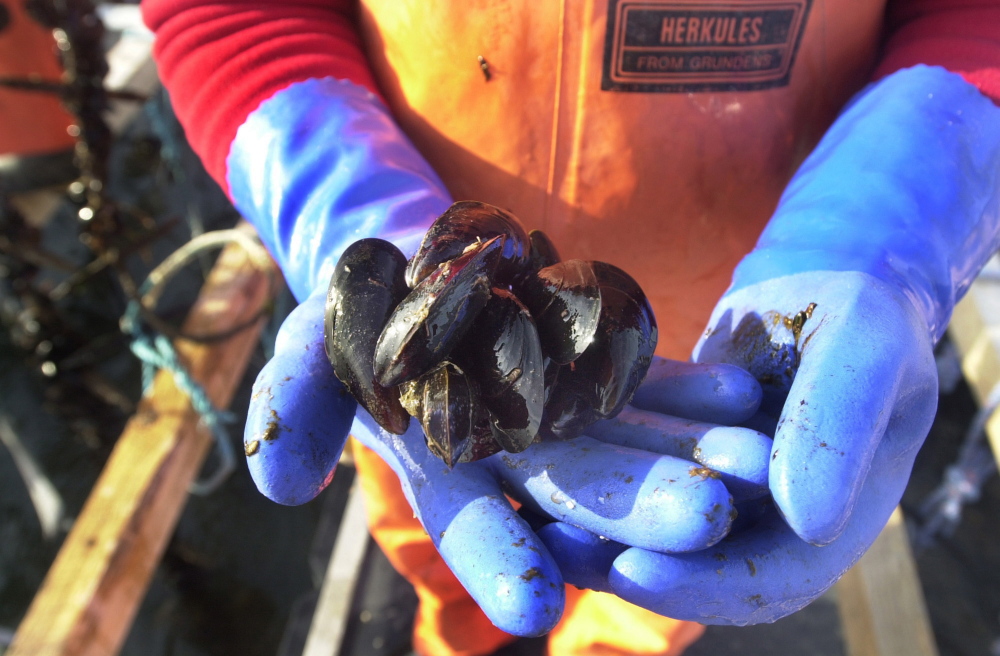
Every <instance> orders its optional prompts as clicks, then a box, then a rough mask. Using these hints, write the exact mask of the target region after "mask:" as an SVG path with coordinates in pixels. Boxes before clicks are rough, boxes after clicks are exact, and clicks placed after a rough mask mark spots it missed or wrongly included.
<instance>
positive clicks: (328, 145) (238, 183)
mask: <svg viewBox="0 0 1000 656" xmlns="http://www.w3.org/2000/svg"><path fill="white" fill-rule="evenodd" d="M226 163H227V167H228V176H227V177H228V182H229V190H230V194H231V196H232V198H233V203H234V204H235V206H236V209H238V210H239V211H240V213H241V214H243V216H245V217H246V218H247V220H249V221H250V222H251V223H252V224H253V225H254V227H256V228H257V232H258V234H259V235H260V237H261V240H262V241H263V242H264V245H265V246H267V248H268V249H269V250H270V252H271V254H272V256H273V257H274V258H275V259H276V260H277V262H278V265H279V266H280V267H281V270H282V272H283V273H284V274H285V277H286V279H287V281H288V285H289V287H290V288H291V290H292V293H293V294H294V295H295V297H296V298H297V299H298V300H299V301H300V302H301V301H303V300H305V299H306V298H307V297H308V296H309V294H310V293H311V292H312V291H313V290H314V289H316V288H317V287H323V288H325V287H326V285H327V282H328V281H329V278H330V276H331V275H332V273H333V267H334V266H335V264H336V262H337V259H338V258H339V257H340V254H341V253H342V252H343V251H344V249H345V248H347V246H348V245H350V244H351V243H353V242H354V241H356V240H358V239H362V238H364V237H381V238H382V239H386V240H388V241H391V242H393V243H395V244H396V245H397V246H398V247H399V248H400V249H401V250H402V251H403V253H405V254H406V255H407V257H409V256H410V255H412V254H413V253H414V252H415V251H416V249H417V246H418V245H419V244H420V239H421V238H422V237H423V234H424V232H425V231H426V230H427V227H428V226H429V225H430V223H431V222H432V221H433V220H434V219H435V218H436V217H437V216H439V215H440V214H441V213H443V212H444V211H445V210H446V209H447V208H448V206H449V205H450V204H451V198H450V196H449V194H448V192H447V190H446V189H445V187H444V185H443V184H442V183H441V181H440V180H439V179H438V177H437V175H436V174H435V173H434V171H433V170H431V168H430V166H429V165H428V164H427V163H426V162H425V161H424V159H423V158H422V157H421V155H420V154H419V153H418V152H417V150H416V149H415V148H414V147H413V145H412V144H411V143H410V141H409V140H408V139H407V138H406V136H405V135H404V134H403V133H402V131H401V130H400V129H399V127H398V126H397V125H396V123H395V122H394V120H393V118H392V116H391V115H390V114H389V111H388V110H387V109H386V107H385V106H384V105H383V104H382V103H381V102H380V101H379V100H378V99H377V98H376V97H375V96H374V95H372V94H371V93H370V92H369V91H368V90H366V89H364V88H362V87H360V86H357V85H355V84H353V83H351V82H347V81H341V80H335V79H332V78H323V79H313V80H307V81H305V82H299V83H296V84H293V85H291V86H289V87H288V88H286V89H284V90H282V91H280V92H278V93H277V94H275V95H274V96H273V97H271V98H269V99H268V100H266V101H264V102H263V103H262V104H261V105H260V107H258V108H257V109H256V110H255V111H254V112H253V113H252V114H250V116H249V117H248V118H247V120H246V122H245V123H244V124H243V125H242V126H240V129H239V130H238V131H237V133H236V138H235V139H234V140H233V144H232V147H231V149H230V152H229V157H228V159H227V160H226Z"/></svg>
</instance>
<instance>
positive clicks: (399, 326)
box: [375, 237, 504, 387]
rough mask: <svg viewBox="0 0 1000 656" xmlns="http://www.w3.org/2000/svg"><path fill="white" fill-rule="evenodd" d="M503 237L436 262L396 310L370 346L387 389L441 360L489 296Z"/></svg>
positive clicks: (376, 369) (379, 376) (412, 377)
mask: <svg viewBox="0 0 1000 656" xmlns="http://www.w3.org/2000/svg"><path fill="white" fill-rule="evenodd" d="M503 244H504V238H503V237H494V238H493V239H490V240H489V241H486V242H480V243H476V244H473V245H472V246H470V247H469V248H467V249H466V250H465V252H464V253H463V254H461V255H459V256H458V257H457V258H455V259H454V260H449V261H447V262H444V263H442V264H440V265H439V266H438V267H437V268H436V269H435V270H434V272H433V273H431V274H430V275H429V276H427V277H426V278H424V280H422V281H421V282H420V284H418V285H417V286H416V287H415V288H414V289H413V291H412V292H410V294H409V295H408V296H407V297H406V298H404V299H403V301H402V302H401V303H400V304H399V305H398V306H397V307H396V310H395V312H393V313H392V316H390V317H389V319H388V321H387V322H386V324H385V328H384V329H383V331H382V335H381V337H380V338H379V340H378V344H377V345H376V348H375V376H376V378H377V379H378V381H379V382H380V383H381V384H382V385H385V386H386V387H389V386H392V385H398V384H400V383H404V382H406V381H408V380H413V379H414V378H417V377H419V376H421V375H423V374H424V373H425V372H427V371H428V370H429V369H431V368H432V367H433V366H434V365H436V364H438V363H439V362H441V361H442V360H444V359H445V358H446V357H447V356H448V354H449V353H450V352H451V349H452V348H454V347H455V345H456V344H458V342H459V341H460V340H461V339H462V337H463V336H464V335H465V333H466V331H467V330H468V329H469V327H470V326H471V325H472V322H473V320H475V318H476V315H477V314H478V313H479V311H480V310H482V309H483V307H484V306H485V305H486V302H487V301H488V300H489V298H490V288H491V287H492V281H493V276H494V272H495V271H496V267H497V263H498V262H499V260H500V255H501V253H502V249H503Z"/></svg>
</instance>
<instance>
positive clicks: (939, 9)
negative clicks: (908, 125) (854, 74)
mask: <svg viewBox="0 0 1000 656" xmlns="http://www.w3.org/2000/svg"><path fill="white" fill-rule="evenodd" d="M886 34H887V39H886V41H885V49H884V54H883V57H882V61H881V62H880V64H879V66H878V69H877V70H876V72H875V77H876V78H880V77H883V76H885V75H888V74H889V73H892V72H893V71H897V70H899V69H901V68H906V67H908V66H913V65H915V64H930V65H937V66H942V67H944V68H946V69H948V70H950V71H952V72H955V73H959V74H960V75H962V76H963V77H964V78H965V79H966V80H967V81H968V82H970V83H971V84H973V85H975V86H976V87H978V88H979V90H980V91H982V92H983V94H985V95H987V96H989V97H990V98H992V99H993V102H995V103H998V104H1000V1H998V0H891V2H890V3H889V9H888V12H887V14H886Z"/></svg>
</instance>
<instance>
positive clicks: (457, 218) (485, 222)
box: [406, 200, 530, 287]
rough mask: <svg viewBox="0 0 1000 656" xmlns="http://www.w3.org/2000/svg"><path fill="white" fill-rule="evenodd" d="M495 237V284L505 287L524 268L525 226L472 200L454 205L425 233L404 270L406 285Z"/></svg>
mask: <svg viewBox="0 0 1000 656" xmlns="http://www.w3.org/2000/svg"><path fill="white" fill-rule="evenodd" d="M498 236H499V237H503V238H504V241H503V254H502V256H501V258H500V264H499V266H498V267H497V273H496V275H497V278H496V280H497V281H499V282H504V283H505V284H506V283H510V282H511V281H512V280H513V278H514V277H515V276H516V275H518V274H519V273H521V271H522V270H523V269H524V268H525V266H526V265H527V261H528V253H529V250H530V242H529V241H528V235H527V234H526V233H525V230H524V226H522V225H521V222H520V221H519V220H518V219H517V217H515V216H514V215H513V214H511V213H509V212H505V211H504V210H502V209H500V208H499V207H494V206H493V205H489V204H487V203H481V202H478V201H471V200H465V201H460V202H457V203H455V204H454V205H452V206H451V207H449V208H448V210H447V211H446V212H445V213H444V214H442V215H441V216H439V217H438V218H437V219H436V220H435V221H434V223H433V224H432V225H431V227H430V228H429V229H428V230H427V234H426V235H424V239H423V241H422V242H420V248H418V249H417V253H416V255H414V256H413V258H412V259H411V260H410V265H409V267H408V268H407V270H406V283H407V284H408V285H409V286H410V287H416V286H417V284H419V283H420V281H422V280H423V279H424V278H426V277H427V276H429V275H430V274H431V272H433V271H434V270H435V269H436V268H437V267H438V266H439V265H440V264H441V263H443V262H447V261H448V260H453V259H455V258H456V257H458V256H459V255H461V254H462V253H463V252H464V251H465V250H466V249H467V248H468V247H469V246H471V245H473V244H475V243H477V242H479V241H486V240H488V239H492V238H493V237H498Z"/></svg>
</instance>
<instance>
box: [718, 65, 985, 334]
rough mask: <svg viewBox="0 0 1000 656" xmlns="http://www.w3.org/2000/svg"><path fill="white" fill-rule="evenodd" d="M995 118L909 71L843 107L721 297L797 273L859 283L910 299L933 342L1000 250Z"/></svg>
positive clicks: (980, 102) (963, 92) (943, 82)
mask: <svg viewBox="0 0 1000 656" xmlns="http://www.w3.org/2000/svg"><path fill="white" fill-rule="evenodd" d="M998 190H1000V109H998V108H997V107H996V106H994V105H993V104H992V103H991V102H990V101H989V100H988V99H987V98H986V97H984V96H983V95H982V94H980V93H979V91H978V90H977V89H976V88H975V87H973V86H972V85H970V84H968V83H967V82H965V81H964V80H963V79H962V78H961V77H960V76H958V75H955V74H953V73H949V72H947V71H945V70H944V69H941V68H933V67H928V66H917V67H914V68H910V69H905V70H902V71H899V72H897V73H895V74H893V75H891V76H889V77H887V78H885V79H884V80H882V81H880V82H878V83H876V84H873V85H871V86H869V87H868V88H867V89H865V90H864V91H862V92H861V93H860V94H858V96H856V97H855V98H854V100H852V102H851V104H850V105H849V106H848V108H847V109H846V110H845V111H844V113H843V114H842V115H841V116H840V117H839V118H838V119H837V120H836V122H834V124H833V126H831V128H830V129H829V130H828V131H827V133H826V135H825V136H824V137H823V140H822V141H821V142H820V143H819V145H818V146H817V147H816V149H815V150H814V151H813V153H812V154H811V155H810V156H809V157H808V158H807V159H806V160H805V162H804V163H803V164H802V166H801V168H800V169H799V171H798V172H797V173H796V174H795V176H794V178H793V179H792V181H791V183H790V184H789V185H788V188H787V189H786V190H785V193H784V195H783V196H782V198H781V201H780V203H779V205H778V209H777V211H776V213H775V215H774V217H773V218H772V219H771V221H770V223H769V224H768V226H767V228H766V229H765V230H764V232H763V233H762V235H761V237H760V240H759V241H758V243H757V246H756V248H755V250H754V251H753V252H752V253H750V254H749V255H748V256H747V257H746V258H744V260H743V261H742V262H741V263H740V265H739V266H738V267H737V269H736V272H735V274H734V277H733V286H732V287H731V288H730V291H729V293H732V292H734V291H736V290H739V289H742V288H744V287H748V286H750V285H753V284H756V283H759V282H763V281H765V280H770V279H773V278H778V277H781V276H787V275H791V274H795V273H802V272H806V271H859V272H864V273H868V274H871V275H873V276H875V277H877V278H880V279H881V280H884V281H886V282H888V283H890V284H893V285H895V286H897V287H899V288H900V289H902V290H903V292H904V293H905V294H906V295H907V296H909V298H910V299H911V300H912V301H913V302H914V303H915V305H916V306H917V308H918V310H919V311H920V312H921V314H922V315H923V317H924V319H925V320H926V322H927V326H928V329H929V332H930V334H931V336H932V337H934V338H935V339H936V338H939V337H940V336H941V335H942V334H943V333H944V329H945V327H946V325H947V322H948V320H949V318H950V316H951V311H952V308H953V307H954V304H955V302H957V300H958V299H959V298H961V296H962V294H964V293H965V290H966V289H967V288H968V286H969V284H971V282H972V280H973V278H975V276H976V274H977V273H978V272H979V270H980V268H982V266H983V264H984V263H985V262H986V260H987V259H988V258H989V256H990V255H991V254H992V253H993V252H995V251H996V249H997V247H998V245H1000V230H998V227H1000V195H998Z"/></svg>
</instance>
